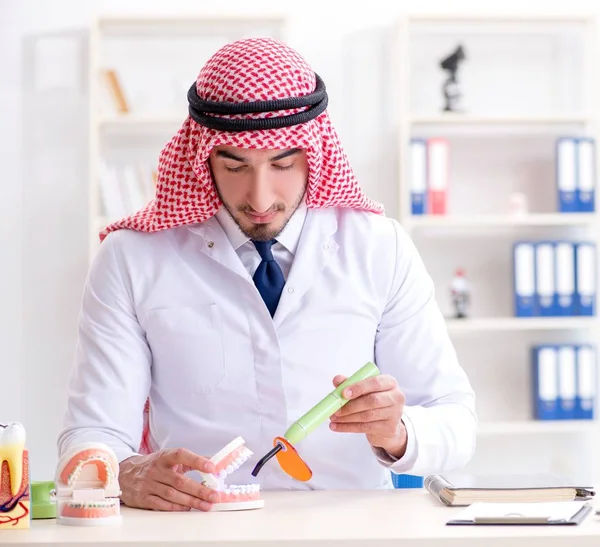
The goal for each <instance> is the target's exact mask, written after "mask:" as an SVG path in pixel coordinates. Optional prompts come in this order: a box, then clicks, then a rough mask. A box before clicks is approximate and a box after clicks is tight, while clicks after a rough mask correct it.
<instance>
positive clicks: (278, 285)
mask: <svg viewBox="0 0 600 547" xmlns="http://www.w3.org/2000/svg"><path fill="white" fill-rule="evenodd" d="M252 243H254V246H255V247H256V250H257V251H258V254H259V255H260V257H261V258H262V261H261V263H260V264H259V265H258V268H257V269H256V272H254V277H253V279H254V284H255V285H256V288H257V289H258V292H259V293H260V295H261V296H262V298H263V300H264V301H265V304H266V305H267V309H268V310H269V313H270V314H271V317H273V315H275V310H276V309H277V304H279V298H280V297H281V291H282V290H283V286H284V285H285V279H284V277H283V272H282V271H281V268H280V267H279V264H277V261H276V260H275V259H274V258H273V253H272V252H271V246H272V245H273V243H275V240H274V239H272V240H271V241H254V240H253V241H252Z"/></svg>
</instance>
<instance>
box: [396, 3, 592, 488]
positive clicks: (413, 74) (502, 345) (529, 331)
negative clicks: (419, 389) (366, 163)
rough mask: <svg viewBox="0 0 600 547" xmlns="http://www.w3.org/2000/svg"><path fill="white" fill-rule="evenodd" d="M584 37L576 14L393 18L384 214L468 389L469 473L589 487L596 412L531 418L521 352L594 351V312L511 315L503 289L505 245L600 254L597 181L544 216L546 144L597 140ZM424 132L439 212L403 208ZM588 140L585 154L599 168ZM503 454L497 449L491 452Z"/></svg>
mask: <svg viewBox="0 0 600 547" xmlns="http://www.w3.org/2000/svg"><path fill="white" fill-rule="evenodd" d="M597 36H598V34H597V22H596V20H595V19H594V18H587V17H576V18H568V17H560V18H558V17H545V18H544V17H540V18H532V17H507V16H499V17H493V16H474V17H469V16H468V15H464V16H463V15H449V16H440V15H435V16H430V15H423V16H419V15H412V16H408V17H404V18H402V19H401V20H400V21H399V22H398V25H397V32H396V40H397V41H396V44H395V45H396V55H395V56H394V63H395V72H396V74H395V75H396V78H397V79H396V83H397V93H396V96H397V97H398V98H399V105H398V111H397V131H398V137H399V138H398V146H399V149H398V160H399V165H398V173H399V185H398V187H399V192H398V200H399V201H398V219H399V221H400V222H401V223H402V225H403V226H404V227H405V228H406V230H407V231H408V232H409V234H410V235H411V237H412V238H413V240H414V242H415V244H416V245H417V248H418V249H419V251H420V253H421V256H422V258H423V260H424V262H425V265H426V266H427V268H428V270H429V272H430V274H431V276H432V278H433V280H434V283H435V286H436V296H437V299H438V302H439V304H440V307H441V308H442V311H443V313H444V314H445V316H446V317H447V326H448V330H449V333H450V335H451V337H452V339H453V341H454V343H455V347H456V350H457V354H458V357H459V360H460V362H461V364H462V365H463V367H464V368H465V370H466V372H467V374H468V375H469V377H470V378H471V381H472V384H473V386H474V389H475V391H476V394H477V402H478V403H477V404H478V408H479V411H480V412H479V414H480V427H479V431H478V435H479V438H480V439H481V441H480V442H481V443H483V444H482V447H481V448H480V447H479V446H478V448H477V452H476V454H475V456H474V458H473V460H472V462H471V463H470V464H469V469H471V470H473V471H475V472H483V473H495V472H506V471H513V472H529V471H530V470H532V469H537V468H544V467H546V466H549V469H550V470H553V471H556V472H565V471H567V472H570V471H571V470H572V469H577V470H578V472H582V470H583V473H584V475H585V476H586V477H592V478H593V480H595V481H596V484H599V483H600V433H599V431H600V427H599V426H598V423H597V421H595V420H594V421H583V420H565V421H562V420H557V421H537V420H535V419H533V418H532V417H531V416H532V405H533V401H532V386H531V381H532V378H531V356H530V349H531V347H532V346H533V345H536V344H541V343H557V344H558V343H578V342H591V343H594V344H596V345H597V348H600V319H599V318H598V317H597V316H593V317H531V318H520V317H515V316H514V313H513V293H512V284H513V279H512V244H513V242H515V241H516V240H519V239H527V238H530V239H538V240H543V239H561V238H564V239H576V240H578V239H586V240H591V241H594V242H596V248H597V250H600V207H599V205H600V201H599V199H598V194H599V192H598V181H597V180H596V181H595V189H596V203H595V212H592V213H561V212H558V206H557V203H556V196H557V189H556V178H555V177H556V173H555V170H556V167H555V148H554V144H555V140H556V139H557V138H558V137H560V136H564V135H585V136H591V137H594V138H596V142H598V136H599V135H600V133H599V130H598V129H599V128H598V116H599V114H600V110H599V105H600V102H599V100H598V97H600V95H599V93H598V89H599V88H598V81H597V76H596V72H597V69H596V64H597V59H598V55H599V51H600V50H599V48H598V44H597ZM459 44H460V45H462V46H463V48H464V51H465V59H464V61H463V62H462V63H461V64H460V66H459V69H458V80H459V83H460V84H461V91H462V92H463V97H462V105H463V106H464V112H460V113H454V112H452V113H447V112H443V104H444V97H443V93H442V85H443V82H444V80H445V79H446V72H445V71H443V70H442V69H441V68H440V66H439V64H440V61H441V60H442V59H443V58H445V57H446V56H447V55H449V54H450V53H451V52H452V51H453V50H454V49H455V48H456V47H457V46H458V45H459ZM429 137H441V138H445V139H446V140H447V142H448V143H449V154H450V161H449V176H448V178H449V183H448V187H447V211H446V213H445V214H441V215H434V214H425V215H412V214H411V180H410V176H411V165H410V148H409V147H410V142H411V139H412V138H429ZM599 148H600V147H599V146H596V149H595V151H596V156H595V158H594V159H595V160H596V165H599V166H600V163H599V162H598V159H600V158H599V157H598V150H599ZM513 192H521V193H523V194H525V195H526V196H527V198H528V201H529V210H528V211H527V212H526V213H525V214H519V215H515V214H513V213H511V212H510V211H509V206H508V198H509V195H510V194H511V193H513ZM596 260H597V264H599V263H600V261H598V256H597V257H596ZM459 267H460V268H465V269H466V275H467V279H468V280H469V282H470V284H471V286H472V299H473V304H472V308H471V310H472V311H471V314H470V317H469V318H467V319H457V318H454V317H453V311H452V308H451V305H450V292H449V291H450V282H451V277H452V275H453V273H454V271H455V269H456V268H459ZM597 270H598V269H597ZM597 286H600V285H597ZM596 393H598V390H597V391H596ZM597 401H598V397H596V413H598V410H600V409H599V408H598V404H597ZM567 434H568V435H570V437H569V441H568V442H564V439H563V436H564V435H567ZM586 443H591V448H589V447H588V446H587V444H586ZM508 452H510V455H511V458H508V457H506V458H504V457H501V456H498V455H499V454H502V455H507V453H508Z"/></svg>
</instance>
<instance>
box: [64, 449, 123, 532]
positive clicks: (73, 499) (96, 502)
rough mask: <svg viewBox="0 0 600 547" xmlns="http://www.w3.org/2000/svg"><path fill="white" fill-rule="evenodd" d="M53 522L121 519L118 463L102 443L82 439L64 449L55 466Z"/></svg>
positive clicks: (88, 523)
mask: <svg viewBox="0 0 600 547" xmlns="http://www.w3.org/2000/svg"><path fill="white" fill-rule="evenodd" d="M55 483H56V498H57V511H56V513H57V522H58V523H59V524H66V525H73V526H103V525H108V524H117V523H119V522H121V502H120V499H119V496H120V495H121V490H120V487H119V463H118V461H117V457H116V455H115V453H114V451H113V450H112V449H111V448H110V447H109V446H107V445H105V444H102V443H86V444H82V445H79V446H76V447H74V448H73V449H71V450H70V451H68V452H67V453H65V454H64V455H63V456H62V457H61V459H60V461H59V462H58V466H57V469H56V478H55Z"/></svg>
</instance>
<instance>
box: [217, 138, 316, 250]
mask: <svg viewBox="0 0 600 547" xmlns="http://www.w3.org/2000/svg"><path fill="white" fill-rule="evenodd" d="M209 164H210V168H211V171H212V174H213V179H214V181H215V186H216V188H217V192H218V194H219V197H220V198H221V201H222V202H223V204H224V205H225V207H226V208H227V210H228V211H229V213H230V214H231V216H232V217H233V218H234V220H235V221H236V223H237V224H238V226H239V227H240V229H241V230H242V232H244V233H245V234H246V235H247V236H248V237H249V238H251V239H256V240H261V241H268V240H270V239H273V238H276V237H277V236H278V235H279V234H280V232H281V231H282V230H283V228H284V227H285V225H286V224H287V223H288V221H289V219H290V217H291V216H292V214H293V213H294V211H295V210H296V209H297V208H298V206H299V205H300V204H301V203H302V200H303V199H304V192H305V190H306V183H307V180H308V163H307V160H306V152H305V151H304V150H300V149H286V150H256V149H248V148H236V147H233V146H217V147H215V148H214V149H213V150H212V151H211V153H210V157H209Z"/></svg>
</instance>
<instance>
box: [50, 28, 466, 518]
mask: <svg viewBox="0 0 600 547" xmlns="http://www.w3.org/2000/svg"><path fill="white" fill-rule="evenodd" d="M194 76H195V75H192V76H191V77H190V88H189V91H188V95H187V99H188V116H187V117H185V119H183V120H182V125H181V127H180V129H179V130H178V131H177V133H176V134H174V135H173V137H172V138H171V139H170V140H169V141H168V142H167V143H166V144H165V146H164V148H163V149H162V151H161V153H160V155H159V157H158V167H157V186H156V194H155V196H154V199H153V200H152V201H151V202H149V203H148V204H147V206H145V207H144V208H143V209H142V210H140V211H138V212H136V213H135V214H133V215H132V216H130V217H127V218H123V219H121V220H118V221H116V222H114V223H112V224H110V225H109V226H107V227H105V228H104V229H103V230H102V231H101V233H100V234H99V239H100V241H101V244H100V246H99V250H98V253H97V255H96V256H95V258H94V261H93V264H92V266H91V269H90V272H89V275H88V278H87V280H86V284H85V288H84V293H83V300H82V306H81V313H80V318H79V331H78V342H77V347H76V358H75V363H74V367H73V370H72V374H71V378H70V381H69V387H68V400H67V409H66V414H65V418H64V428H63V429H62V431H61V433H60V435H59V438H58V452H59V456H63V455H64V454H67V453H70V451H71V450H72V449H74V448H75V447H77V446H81V445H84V444H85V443H89V442H90V443H102V444H104V445H106V446H107V447H109V448H110V450H112V451H113V452H114V454H115V458H116V461H117V462H118V464H119V486H120V489H121V500H122V502H123V503H124V504H126V505H128V506H132V507H139V508H144V509H152V510H159V511H186V510H190V509H199V510H202V511H210V510H212V509H216V508H218V505H219V504H223V503H234V502H233V501H232V500H231V496H232V495H233V496H235V495H239V494H238V493H237V490H236V487H235V485H237V486H238V487H240V488H238V490H240V492H241V493H243V494H244V495H245V496H255V495H257V496H256V498H257V499H254V498H253V499H248V500H247V501H257V500H258V499H260V497H261V493H262V492H264V491H265V490H280V489H286V490H308V489H352V490H360V489H382V488H393V483H392V480H391V474H390V472H393V473H411V474H417V475H424V474H429V473H434V472H441V471H445V470H448V469H457V468H460V467H462V466H463V465H464V464H466V463H467V462H468V461H469V460H470V458H471V456H472V454H473V451H474V447H475V433H476V425H477V419H476V414H475V398H474V393H473V390H472V387H471V385H470V383H469V381H468V378H467V376H466V375H465V373H464V371H463V369H462V367H461V366H460V364H459V362H458V359H457V356H456V353H455V351H454V348H453V346H452V343H451V341H450V338H449V336H448V333H447V330H446V324H445V321H444V318H443V316H442V314H441V312H440V310H439V307H438V304H437V302H436V299H435V294H434V286H433V282H432V280H431V278H430V276H429V274H428V272H427V270H426V268H425V266H424V264H423V262H422V260H421V258H420V256H419V253H418V251H417V249H416V247H415V245H414V244H413V242H412V241H411V240H410V238H409V237H408V235H407V234H406V232H405V231H404V230H403V228H402V227H401V226H400V225H399V223H398V222H397V221H396V220H394V219H393V218H389V217H387V216H386V215H385V213H384V210H383V207H382V206H381V205H380V204H379V203H377V202H375V201H373V200H371V199H370V198H368V197H367V196H366V195H365V193H364V192H363V191H362V189H361V187H360V184H359V182H358V180H357V178H356V176H355V174H354V171H353V170H352V167H351V165H350V162H349V160H348V158H347V156H346V154H345V152H344V149H343V147H342V144H341V142H340V139H339V137H338V134H337V133H336V131H335V129H334V127H333V124H332V122H331V119H330V116H329V112H328V104H329V95H328V91H327V87H326V84H325V80H326V79H327V77H326V75H324V74H317V73H315V71H314V69H313V68H312V67H311V66H310V65H309V64H308V63H307V61H306V60H305V59H304V58H303V57H302V56H301V55H300V54H299V53H298V52H296V51H295V50H294V49H292V48H290V47H289V46H287V45H286V44H285V43H283V42H281V41H277V40H274V39H271V38H248V39H244V40H239V41H236V42H232V43H230V44H227V45H226V46H224V47H222V48H221V49H219V50H218V51H216V52H215V53H214V55H213V56H212V58H211V59H210V60H209V61H208V62H207V63H206V64H205V65H204V67H202V69H201V70H200V72H199V74H198V75H197V77H196V78H195V79H194ZM148 85H149V86H151V85H152V83H151V82H148ZM368 103H369V98H368V97H365V105H364V108H368ZM365 146H368V143H365ZM389 183H390V184H393V181H389ZM366 363H372V364H373V365H374V366H376V368H377V372H378V373H377V374H374V375H367V376H366V377H364V378H362V379H360V380H359V381H357V382H356V383H352V385H346V386H344V387H343V388H342V393H341V394H340V396H341V397H343V398H344V400H345V404H343V405H342V406H340V408H339V409H337V410H335V411H334V412H333V413H332V414H331V415H328V416H327V417H326V418H325V419H324V420H322V421H319V422H318V423H319V427H315V428H313V429H312V430H311V433H310V434H309V435H307V436H306V437H305V438H303V439H302V440H301V443H299V444H298V446H294V442H293V441H291V442H289V443H288V444H289V445H290V446H291V447H292V448H294V450H297V452H298V455H300V456H301V459H302V461H304V462H305V463H306V466H307V468H309V470H310V473H307V474H304V475H302V480H298V479H297V478H295V477H294V476H293V473H292V474H290V473H289V472H288V471H289V468H288V470H287V471H286V469H285V465H281V462H282V461H284V458H285V457H287V456H288V455H289V454H290V453H292V452H290V450H289V449H288V447H287V446H286V444H285V442H284V441H280V444H281V445H282V447H281V448H279V449H277V445H276V444H274V439H278V438H279V439H282V438H284V437H285V432H286V431H288V429H289V428H290V427H291V426H292V424H293V423H294V421H295V420H298V419H299V417H302V416H303V415H305V414H306V413H307V411H309V410H310V409H311V408H313V407H314V406H315V404H317V403H318V402H319V401H320V400H322V399H323V398H324V397H326V396H327V394H328V393H330V392H331V390H332V389H333V390H335V388H337V387H338V386H339V385H340V384H341V383H342V382H344V381H345V380H346V379H348V378H350V377H351V376H352V375H353V374H354V373H356V371H358V370H360V369H361V367H363V366H365V364H366ZM301 423H304V422H301ZM282 436H283V437H282ZM238 438H241V439H242V440H243V445H240V446H244V447H245V448H246V449H247V450H248V451H249V452H244V456H243V457H244V458H247V459H245V460H244V461H243V464H242V465H241V466H240V467H239V468H238V469H236V470H235V478H234V476H233V474H229V473H228V474H227V476H226V477H221V476H220V471H219V465H220V463H219V462H220V460H219V461H215V460H213V458H214V457H215V456H216V455H219V454H222V451H223V450H225V452H226V453H228V452H227V450H229V449H228V448H227V447H231V445H230V443H232V442H233V443H234V444H235V443H237V442H241V441H239V440H236V439H238ZM284 440H285V439H284ZM288 441H289V440H288ZM276 442H277V441H275V443H276ZM238 448H239V447H238ZM284 448H286V450H284ZM274 449H276V450H277V454H275V456H276V457H277V461H273V462H271V463H269V464H267V465H264V466H262V467H261V466H259V467H258V468H257V465H258V464H259V462H260V461H261V459H262V458H263V457H264V455H265V454H268V453H269V452H270V451H271V450H274ZM234 450H235V449H234ZM236 461H237V460H236ZM278 462H279V463H280V464H279V465H278V464H277V463H278ZM284 463H285V462H284ZM226 469H227V468H226ZM221 470H222V469H221ZM252 470H255V471H256V474H255V475H252V473H251V472H252ZM258 470H260V472H258ZM211 476H212V478H211ZM213 479H216V482H215V480H213ZM221 479H223V480H222V481H221ZM304 479H306V480H304ZM227 485H229V486H227ZM215 486H216V487H215ZM227 489H229V492H227ZM223 492H225V494H229V497H227V496H224V494H223Z"/></svg>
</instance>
